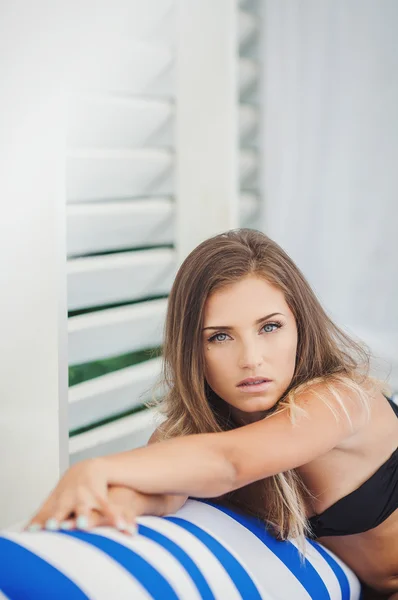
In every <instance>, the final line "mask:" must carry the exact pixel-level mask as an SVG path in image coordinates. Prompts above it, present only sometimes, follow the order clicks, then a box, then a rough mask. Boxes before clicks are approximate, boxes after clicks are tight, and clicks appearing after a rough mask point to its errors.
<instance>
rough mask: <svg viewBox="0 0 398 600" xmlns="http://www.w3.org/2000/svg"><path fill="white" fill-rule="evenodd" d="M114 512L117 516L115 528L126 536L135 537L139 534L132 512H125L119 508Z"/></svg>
mask: <svg viewBox="0 0 398 600" xmlns="http://www.w3.org/2000/svg"><path fill="white" fill-rule="evenodd" d="M114 512H115V516H116V521H115V524H114V527H116V529H118V530H119V531H121V532H122V533H125V534H126V535H135V534H136V533H137V524H136V522H135V515H134V513H133V512H132V511H131V510H129V511H127V510H124V511H123V510H122V509H120V508H117V507H115V508H114Z"/></svg>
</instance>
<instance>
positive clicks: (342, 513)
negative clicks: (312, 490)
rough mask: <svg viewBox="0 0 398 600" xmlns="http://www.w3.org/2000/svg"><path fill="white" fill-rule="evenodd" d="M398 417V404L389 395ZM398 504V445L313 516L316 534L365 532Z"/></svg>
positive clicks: (385, 516) (315, 536)
mask: <svg viewBox="0 0 398 600" xmlns="http://www.w3.org/2000/svg"><path fill="white" fill-rule="evenodd" d="M387 400H388V402H389V403H390V405H391V408H392V409H393V411H394V412H395V414H396V415H397V417H398V405H397V404H395V403H394V402H393V401H392V400H390V399H389V398H387ZM397 508H398V448H397V449H396V450H395V451H394V452H393V453H392V455H391V456H390V458H389V459H388V460H387V461H386V462H385V463H384V464H382V465H381V467H380V468H379V469H378V470H377V471H376V473H374V474H373V475H372V476H371V477H370V478H369V479H367V481H365V483H363V484H362V485H361V486H359V488H357V489H356V490H354V491H353V492H351V493H350V494H348V495H347V496H344V497H343V498H341V499H340V500H337V502H335V503H334V504H332V506H330V507H329V508H327V509H326V510H325V511H324V512H323V513H321V514H320V515H314V516H313V517H311V518H310V519H309V523H310V525H311V529H312V532H313V536H314V538H319V537H322V536H331V535H351V534H353V533H362V532H364V531H368V530H369V529H373V528H374V527H377V525H380V523H382V522H383V521H385V520H386V519H387V517H389V516H390V515H391V514H392V513H393V512H394V511H395V510H396V509H397Z"/></svg>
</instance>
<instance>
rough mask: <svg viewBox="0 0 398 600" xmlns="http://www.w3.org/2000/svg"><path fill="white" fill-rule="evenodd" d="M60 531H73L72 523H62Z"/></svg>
mask: <svg viewBox="0 0 398 600" xmlns="http://www.w3.org/2000/svg"><path fill="white" fill-rule="evenodd" d="M60 529H62V530H63V531H67V530H68V529H72V523H71V522H70V521H62V523H61V525H60Z"/></svg>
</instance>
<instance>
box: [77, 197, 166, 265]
mask: <svg viewBox="0 0 398 600" xmlns="http://www.w3.org/2000/svg"><path fill="white" fill-rule="evenodd" d="M174 222H175V204H174V202H173V201H172V200H170V199H168V198H158V199H155V198H151V199H149V198H148V199H146V200H133V201H126V202H109V203H105V202H104V203H99V204H89V203H88V204H69V205H68V206H67V223H68V227H67V246H68V255H69V256H75V255H82V254H90V253H98V252H107V251H110V250H120V249H122V248H133V247H140V246H144V245H145V246H156V245H161V244H172V243H173V242H174Z"/></svg>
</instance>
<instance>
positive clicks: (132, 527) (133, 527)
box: [126, 523, 138, 535]
mask: <svg viewBox="0 0 398 600" xmlns="http://www.w3.org/2000/svg"><path fill="white" fill-rule="evenodd" d="M126 531H128V532H129V534H130V535H136V533H137V531H138V527H137V525H134V523H131V524H130V525H127V527H126Z"/></svg>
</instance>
